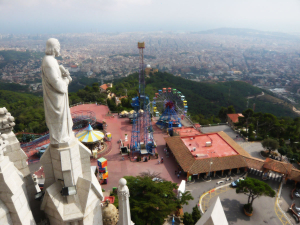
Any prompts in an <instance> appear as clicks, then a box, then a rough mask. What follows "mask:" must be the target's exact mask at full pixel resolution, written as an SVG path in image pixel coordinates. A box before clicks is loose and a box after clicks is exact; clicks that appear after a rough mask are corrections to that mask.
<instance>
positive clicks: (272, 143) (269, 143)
mask: <svg viewBox="0 0 300 225" xmlns="http://www.w3.org/2000/svg"><path fill="white" fill-rule="evenodd" d="M261 144H262V146H263V147H264V148H266V149H268V150H269V153H271V151H275V150H276V149H278V147H279V143H278V141H277V140H274V139H271V138H268V139H265V140H263V141H262V142H261Z"/></svg>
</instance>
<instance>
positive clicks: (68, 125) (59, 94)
mask: <svg viewBox="0 0 300 225" xmlns="http://www.w3.org/2000/svg"><path fill="white" fill-rule="evenodd" d="M42 80H43V81H42V83H43V94H44V108H45V116H46V124H47V126H48V128H49V131H50V143H51V144H59V143H65V142H68V141H69V140H70V139H71V137H72V136H74V134H73V132H72V126H73V121H72V117H71V113H70V108H69V97H68V83H69V81H68V79H67V78H63V77H62V75H61V71H60V69H59V65H58V63H57V60H56V59H55V58H54V56H52V55H46V56H45V57H44V58H43V62H42Z"/></svg>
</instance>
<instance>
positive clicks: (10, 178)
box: [0, 156, 35, 225]
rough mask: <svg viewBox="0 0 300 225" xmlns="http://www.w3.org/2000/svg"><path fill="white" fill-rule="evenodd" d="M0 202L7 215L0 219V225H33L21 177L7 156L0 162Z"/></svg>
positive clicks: (33, 221)
mask: <svg viewBox="0 0 300 225" xmlns="http://www.w3.org/2000/svg"><path fill="white" fill-rule="evenodd" d="M0 202H1V203H4V204H5V206H6V207H7V208H6V207H4V208H3V209H4V211H7V213H6V215H3V217H1V218H0V224H24V225H25V224H26V225H27V224H30V225H34V224H35V220H34V218H33V215H32V213H31V209H30V207H29V204H28V200H27V193H26V186H25V183H24V182H23V176H22V174H21V173H20V172H19V171H18V170H17V168H16V167H15V166H14V164H13V163H12V162H11V161H10V160H9V158H8V157H7V156H4V157H3V159H2V160H1V161H0ZM0 207H1V204H0ZM1 208H2V207H1ZM0 211H2V210H0ZM4 221H7V223H3V222H4Z"/></svg>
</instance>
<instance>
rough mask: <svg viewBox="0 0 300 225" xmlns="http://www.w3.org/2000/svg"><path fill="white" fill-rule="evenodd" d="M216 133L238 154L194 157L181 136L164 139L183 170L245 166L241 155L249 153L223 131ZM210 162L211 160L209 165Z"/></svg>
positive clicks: (192, 170)
mask: <svg viewBox="0 0 300 225" xmlns="http://www.w3.org/2000/svg"><path fill="white" fill-rule="evenodd" d="M205 135H207V134H205ZM218 135H220V136H221V138H222V139H223V140H224V142H227V144H229V145H231V147H232V148H234V149H235V150H236V152H237V153H238V154H237V155H231V156H224V157H212V158H202V159H201V158H195V157H194V156H193V155H192V153H191V152H190V151H189V149H188V147H187V146H186V145H185V144H184V142H183V141H182V139H181V137H179V136H175V137H167V138H165V141H166V143H167V145H168V147H169V148H170V150H171V151H172V153H173V155H174V156H175V158H176V160H177V162H178V163H179V165H180V166H181V168H182V169H183V170H184V171H185V172H189V173H191V174H198V173H206V172H209V171H221V170H227V169H234V168H242V167H247V162H246V161H245V160H244V157H243V156H244V155H245V156H249V157H250V155H249V153H248V152H246V151H245V150H244V149H243V148H242V147H241V146H239V145H238V144H236V143H235V142H234V141H233V140H232V139H231V138H230V137H229V136H228V135H227V134H226V133H225V132H218ZM210 162H212V164H211V166H210Z"/></svg>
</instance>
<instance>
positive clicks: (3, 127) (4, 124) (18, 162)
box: [0, 108, 44, 221]
mask: <svg viewBox="0 0 300 225" xmlns="http://www.w3.org/2000/svg"><path fill="white" fill-rule="evenodd" d="M14 120H15V119H14V117H13V116H11V114H10V113H9V112H8V111H7V109H6V108H0V132H1V133H2V134H5V135H6V139H5V142H6V148H5V150H4V155H5V156H8V158H9V160H10V161H11V162H12V163H13V164H14V166H15V167H16V168H17V169H18V170H19V171H20V173H22V175H23V178H22V179H23V182H24V183H25V187H26V196H27V199H28V202H29V205H30V208H31V210H32V213H33V215H34V218H35V220H36V221H40V220H41V219H43V218H44V217H43V215H44V214H43V212H42V211H41V210H40V202H39V201H36V200H35V198H34V197H35V194H36V193H37V191H36V188H35V185H34V182H33V179H32V177H31V174H30V170H29V168H28V165H27V163H26V160H27V155H26V154H25V152H24V151H23V150H22V149H21V147H20V142H19V141H18V139H17V137H16V135H15V134H14V133H13V132H12V130H13V127H14V126H15V123H14Z"/></svg>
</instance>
